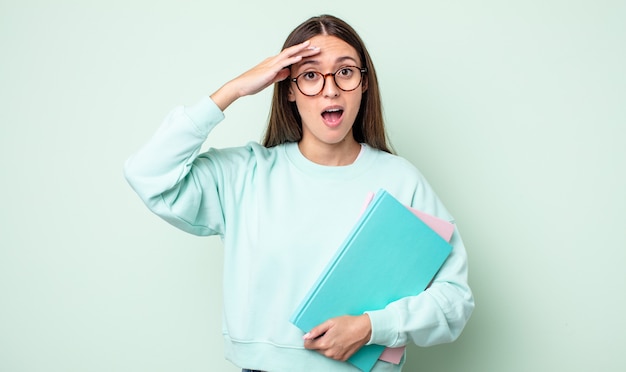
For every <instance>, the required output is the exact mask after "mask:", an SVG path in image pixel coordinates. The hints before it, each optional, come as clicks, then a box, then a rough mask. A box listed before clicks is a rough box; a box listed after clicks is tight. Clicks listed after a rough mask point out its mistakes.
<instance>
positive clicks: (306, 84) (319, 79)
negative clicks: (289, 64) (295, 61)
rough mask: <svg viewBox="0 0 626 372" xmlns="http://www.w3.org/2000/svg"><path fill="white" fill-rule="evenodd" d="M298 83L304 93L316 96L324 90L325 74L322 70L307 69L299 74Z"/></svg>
mask: <svg viewBox="0 0 626 372" xmlns="http://www.w3.org/2000/svg"><path fill="white" fill-rule="evenodd" d="M296 84H298V88H300V90H301V91H302V94H306V95H307V96H314V95H316V94H318V93H319V92H321V91H322V87H323V86H324V76H323V75H322V74H321V73H320V72H316V71H307V72H305V73H302V74H300V75H299V76H298V78H297V79H296Z"/></svg>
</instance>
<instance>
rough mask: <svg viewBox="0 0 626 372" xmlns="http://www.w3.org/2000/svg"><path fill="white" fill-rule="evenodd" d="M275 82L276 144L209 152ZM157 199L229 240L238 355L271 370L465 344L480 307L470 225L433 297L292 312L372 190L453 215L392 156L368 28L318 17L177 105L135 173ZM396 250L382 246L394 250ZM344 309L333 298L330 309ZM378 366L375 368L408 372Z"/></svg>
mask: <svg viewBox="0 0 626 372" xmlns="http://www.w3.org/2000/svg"><path fill="white" fill-rule="evenodd" d="M270 85H274V96H273V101H272V107H271V114H270V119H269V125H268V127H267V131H266V135H265V139H264V141H263V144H262V145H261V144H258V143H254V142H251V143H248V144H247V145H245V146H241V147H236V148H225V149H217V148H211V149H210V150H208V151H207V152H205V153H202V154H200V148H201V146H202V145H203V143H204V142H205V140H206V138H207V136H208V134H209V133H210V132H211V130H212V129H213V128H214V127H215V126H216V125H218V123H220V122H221V121H222V119H223V118H224V114H223V112H224V111H225V110H226V108H227V107H228V106H229V105H230V104H231V103H232V102H234V101H235V100H236V99H239V98H240V97H243V96H247V95H251V94H255V93H257V92H259V91H261V90H263V89H265V88H267V87H268V86H270ZM125 175H126V178H127V179H128V181H129V183H130V184H131V186H132V187H133V188H134V190H135V191H136V192H137V193H138V194H139V196H140V197H141V198H142V200H143V201H144V202H145V203H146V205H147V206H148V207H149V208H150V209H151V210H152V211H154V212H155V213H156V214H158V215H159V216H161V217H162V218H163V219H165V220H166V221H167V222H169V223H171V224H172V225H174V226H176V227H178V228H180V229H182V230H184V231H187V232H189V233H192V234H197V235H219V236H220V237H222V240H223V243H224V256H225V258H224V328H223V329H224V341H225V350H226V358H227V359H229V360H230V361H232V362H233V363H234V364H235V365H237V366H239V367H240V368H250V369H256V370H264V371H354V370H355V368H354V367H353V366H352V365H351V364H349V363H345V362H344V361H345V360H347V359H348V358H349V357H350V356H351V355H352V354H354V353H355V352H356V351H357V350H358V349H359V348H360V347H362V346H363V345H366V344H380V345H385V346H391V347H395V346H402V345H405V344H407V343H409V342H413V343H415V344H417V345H421V346H428V345H434V344H439V343H443V342H451V341H453V340H455V339H456V338H457V337H458V336H459V334H460V332H461V330H462V329H463V327H464V326H465V324H466V322H467V320H468V318H469V316H470V314H471V312H472V310H473V307H474V302H473V297H472V293H471V291H470V288H469V286H468V284H467V258H466V252H465V248H464V246H463V243H462V241H461V238H460V236H459V233H458V231H455V233H454V235H453V238H452V241H451V244H452V245H453V251H452V253H451V255H450V256H449V257H448V260H447V261H446V263H445V264H444V266H443V267H442V269H441V270H440V272H439V273H438V274H437V276H436V278H435V280H434V282H433V283H432V285H431V286H430V287H429V288H428V289H427V290H426V291H424V292H423V293H420V294H418V295H416V296H412V297H406V298H403V299H401V300H399V301H396V302H393V303H391V304H390V305H388V306H387V307H386V308H384V309H372V311H368V312H366V313H364V314H360V315H356V316H348V315H346V316H341V317H337V318H334V319H329V320H327V321H326V322H324V323H322V324H320V325H319V326H317V327H315V328H314V329H313V330H312V331H311V332H309V333H307V334H306V335H303V332H302V331H300V330H299V329H298V328H296V327H295V326H294V325H292V324H291V323H290V322H289V318H290V316H291V314H292V312H293V311H294V310H295V308H296V307H297V306H298V304H299V302H300V301H301V299H302V298H303V297H304V296H305V295H306V294H307V292H308V290H309V288H310V287H311V286H312V285H313V283H314V282H315V281H316V279H317V277H318V275H319V274H320V273H321V272H322V270H323V269H324V267H325V266H326V264H327V262H328V261H329V259H331V258H332V257H333V255H334V253H335V251H336V249H337V248H338V247H339V246H340V244H341V243H342V241H343V239H344V238H345V236H346V235H347V234H348V232H349V231H350V230H351V228H352V226H353V225H354V223H355V222H356V220H357V219H358V216H359V213H360V211H361V207H362V205H363V203H364V201H365V198H366V196H367V194H368V193H369V192H372V191H377V190H378V189H380V188H384V189H386V190H387V191H388V192H389V193H391V194H392V195H393V196H394V197H396V198H397V199H398V200H399V201H401V202H402V203H404V204H406V205H410V206H412V207H414V208H416V209H419V210H422V211H424V212H427V213H429V214H432V215H435V216H438V217H440V218H444V219H446V220H449V221H452V217H451V216H450V214H449V213H448V212H447V211H446V209H445V207H444V206H443V204H442V203H441V201H440V200H439V199H438V197H437V196H436V195H435V193H434V192H433V190H432V189H431V188H430V186H429V185H428V183H427V182H426V180H425V179H424V178H423V177H422V175H421V174H420V173H419V171H418V170H417V169H415V167H414V166H412V165H411V164H410V163H409V162H407V161H406V160H404V159H403V158H401V157H398V156H396V155H393V154H392V153H391V151H390V150H389V147H388V145H387V141H386V135H385V130H384V125H383V118H382V110H381V100H380V96H379V90H378V84H377V80H376V72H375V70H374V65H373V64H372V61H371V59H370V56H369V54H368V52H367V50H366V49H365V46H364V44H363V42H362V41H361V39H360V37H359V36H358V35H357V33H356V32H355V31H354V30H353V29H352V28H351V27H350V26H349V25H348V24H346V23H345V22H343V21H342V20H340V19H338V18H335V17H332V16H328V15H324V16H320V17H314V18H311V19H309V20H307V21H306V22H304V23H303V24H301V25H300V26H298V27H297V28H296V29H295V30H293V31H292V33H291V34H290V35H289V37H288V38H287V40H286V42H285V44H284V46H283V49H282V51H281V52H280V53H279V54H278V55H275V56H273V57H270V58H268V59H266V60H265V61H263V62H262V63H260V64H259V65H257V66H256V67H254V68H252V69H251V70H249V71H247V72H245V73H244V74H242V75H240V76H239V77H237V78H235V79H233V80H230V81H229V82H227V83H226V84H224V85H223V86H222V87H221V88H219V89H218V90H217V91H215V93H213V94H212V95H211V96H210V97H204V98H202V99H201V100H200V101H199V102H198V103H196V104H195V105H192V106H189V107H178V108H176V109H174V110H173V111H172V112H171V113H170V114H169V115H168V116H167V117H166V119H165V121H164V123H163V124H162V126H161V127H160V129H159V130H158V131H157V133H156V134H155V135H154V136H153V138H152V139H151V140H150V141H149V142H148V143H147V144H146V145H144V146H143V147H142V148H141V149H140V150H139V151H138V152H137V153H136V154H134V155H133V156H132V157H131V158H130V159H129V160H128V161H127V163H126V165H125ZM392 248H393V247H380V249H392ZM329 306H332V304H329ZM401 368H402V363H400V364H399V365H396V364H391V363H387V362H384V361H379V362H377V364H376V365H375V367H374V370H375V371H399V370H401Z"/></svg>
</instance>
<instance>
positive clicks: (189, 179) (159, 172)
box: [124, 96, 224, 235]
mask: <svg viewBox="0 0 626 372" xmlns="http://www.w3.org/2000/svg"><path fill="white" fill-rule="evenodd" d="M223 119H224V114H223V112H222V111H221V110H220V109H219V108H218V107H217V105H216V104H215V103H214V102H213V101H212V100H211V98H210V97H208V96H207V97H204V98H203V99H202V100H201V101H199V102H198V103H197V104H195V105H193V106H189V107H182V106H181V107H177V108H175V109H174V110H172V111H171V112H170V113H169V114H168V115H167V117H166V118H165V119H164V121H163V123H162V124H161V126H160V127H159V129H158V130H157V132H156V133H155V134H154V135H153V137H152V138H151V139H150V140H149V141H148V143H146V144H145V145H144V146H143V147H141V148H140V149H139V151H137V152H136V153H135V154H133V155H132V156H131V157H130V158H129V159H128V160H127V161H126V163H125V165H124V175H125V177H126V180H127V181H128V183H129V184H130V185H131V187H132V188H133V189H134V190H135V192H136V193H137V194H138V195H139V197H140V198H141V199H142V200H143V202H144V203H145V204H146V206H148V208H149V209H150V210H152V211H153V212H154V213H156V214H157V215H159V216H160V217H161V218H163V219H164V220H166V221H167V222H169V223H170V224H172V225H174V226H176V227H178V228H180V229H182V230H184V231H187V232H189V233H192V234H195V235H214V234H220V233H221V231H222V230H223V223H224V219H223V215H222V212H221V208H220V206H219V195H218V183H219V182H220V179H219V178H220V177H219V174H217V172H216V171H215V167H214V166H213V164H212V163H211V159H210V158H208V157H203V158H202V160H200V159H198V158H197V157H198V154H199V153H200V149H201V147H202V144H203V143H204V142H205V140H206V138H207V136H208V134H209V132H210V131H211V130H212V129H213V128H214V127H215V126H216V125H217V124H218V123H219V122H221V121H222V120H223ZM200 179H201V180H202V182H200ZM211 181H212V182H211Z"/></svg>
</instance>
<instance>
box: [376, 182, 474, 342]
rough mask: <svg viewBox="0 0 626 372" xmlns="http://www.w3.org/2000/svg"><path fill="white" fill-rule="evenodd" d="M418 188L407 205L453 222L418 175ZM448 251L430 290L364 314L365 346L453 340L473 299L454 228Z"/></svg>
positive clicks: (460, 329) (459, 238)
mask: <svg viewBox="0 0 626 372" xmlns="http://www.w3.org/2000/svg"><path fill="white" fill-rule="evenodd" d="M418 184H420V185H421V186H419V187H418V191H416V193H415V194H414V197H413V200H412V202H411V205H412V206H413V207H415V208H417V209H421V210H423V211H425V212H427V213H430V214H433V215H437V216H439V217H440V218H445V219H448V220H450V221H451V222H454V220H453V218H452V216H450V214H449V213H448V211H447V210H446V208H445V207H444V206H443V204H442V203H441V201H440V200H439V198H438V197H437V196H436V194H435V193H434V191H433V190H432V188H431V187H430V185H429V184H428V182H427V181H426V180H425V179H424V178H423V176H422V175H421V174H420V181H419V182H418ZM450 244H451V245H452V252H451V253H450V255H449V256H448V259H447V260H446V261H445V263H444V264H443V266H442V267H441V269H440V270H439V272H438V273H437V275H436V276H435V278H434V280H433V282H432V283H431V285H430V287H428V288H427V289H426V290H425V291H423V292H422V293H420V294H419V295H417V296H409V297H405V298H402V299H400V300H398V301H395V302H392V303H391V304H389V305H387V307H385V308H384V309H382V310H376V311H370V312H367V314H368V315H369V317H370V321H371V323H372V336H371V338H370V341H369V344H378V345H384V346H389V347H398V346H403V345H406V344H408V343H409V342H412V343H414V344H416V345H418V346H422V347H424V346H433V345H438V344H442V343H447V342H452V341H454V340H456V339H457V338H458V337H459V335H460V334H461V331H462V330H463V328H464V327H465V325H466V323H467V321H468V320H469V318H470V316H471V314H472V311H473V310H474V297H473V295H472V291H471V289H470V287H469V285H468V264H467V253H466V250H465V245H464V244H463V240H462V239H461V235H460V233H459V230H458V228H455V231H454V233H453V235H452V238H451V240H450Z"/></svg>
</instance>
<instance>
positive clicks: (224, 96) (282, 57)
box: [211, 41, 320, 111]
mask: <svg viewBox="0 0 626 372" xmlns="http://www.w3.org/2000/svg"><path fill="white" fill-rule="evenodd" d="M310 44H311V42H310V41H305V42H304V43H301V44H296V45H294V46H291V47H289V48H285V49H284V50H283V51H282V52H280V53H279V54H277V55H275V56H273V57H269V58H267V59H265V60H264V61H263V62H261V63H259V64H258V65H256V66H255V67H253V68H252V69H250V70H248V71H246V72H244V73H243V74H241V75H239V76H238V77H236V78H234V79H233V80H231V81H229V82H228V83H226V84H224V85H223V86H222V87H221V88H220V89H218V90H217V91H216V92H215V93H213V94H212V95H211V98H212V99H213V101H214V102H215V103H216V104H217V106H218V107H219V108H220V109H221V110H222V111H224V110H225V109H226V108H227V107H228V106H230V104H231V103H233V102H234V101H235V100H237V99H238V98H240V97H243V96H248V95H252V94H256V93H258V92H260V91H262V90H263V89H265V88H267V87H268V86H270V85H272V84H274V83H276V82H278V81H281V80H284V79H286V78H287V77H288V76H289V74H290V71H289V66H291V65H293V64H294V63H298V62H300V61H301V60H302V59H303V58H306V57H310V56H313V55H315V54H318V53H319V52H320V49H319V48H317V47H314V46H310Z"/></svg>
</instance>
